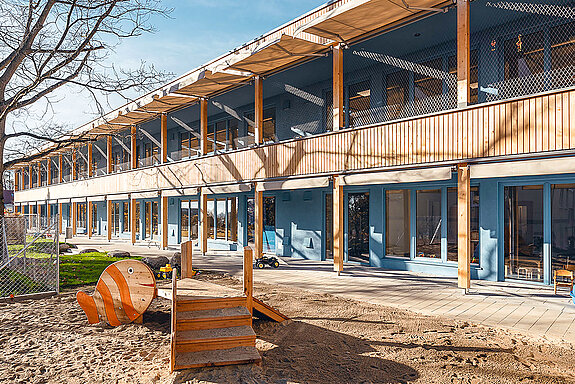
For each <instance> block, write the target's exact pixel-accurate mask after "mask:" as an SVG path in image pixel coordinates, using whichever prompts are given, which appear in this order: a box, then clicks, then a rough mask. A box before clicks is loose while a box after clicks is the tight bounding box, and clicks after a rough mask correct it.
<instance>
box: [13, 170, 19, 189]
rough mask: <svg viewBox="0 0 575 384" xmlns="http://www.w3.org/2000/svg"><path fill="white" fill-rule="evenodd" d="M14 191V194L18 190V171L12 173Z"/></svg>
mask: <svg viewBox="0 0 575 384" xmlns="http://www.w3.org/2000/svg"><path fill="white" fill-rule="evenodd" d="M14 190H15V191H16V192H18V191H19V190H20V170H18V169H16V170H15V171H14Z"/></svg>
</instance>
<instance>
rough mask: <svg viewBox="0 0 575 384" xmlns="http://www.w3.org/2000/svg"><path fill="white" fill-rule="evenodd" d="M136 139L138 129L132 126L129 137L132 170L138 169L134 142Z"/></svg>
mask: <svg viewBox="0 0 575 384" xmlns="http://www.w3.org/2000/svg"><path fill="white" fill-rule="evenodd" d="M137 138H138V129H137V128H136V126H135V125H132V129H131V136H130V149H131V150H132V158H131V161H132V169H136V168H138V154H137V153H136V148H137V144H136V140H137Z"/></svg>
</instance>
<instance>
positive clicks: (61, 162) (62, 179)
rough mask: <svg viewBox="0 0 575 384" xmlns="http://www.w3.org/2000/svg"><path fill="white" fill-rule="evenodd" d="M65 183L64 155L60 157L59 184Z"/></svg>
mask: <svg viewBox="0 0 575 384" xmlns="http://www.w3.org/2000/svg"><path fill="white" fill-rule="evenodd" d="M62 181H64V159H63V158H62V155H61V154H60V155H58V184H60V183H62Z"/></svg>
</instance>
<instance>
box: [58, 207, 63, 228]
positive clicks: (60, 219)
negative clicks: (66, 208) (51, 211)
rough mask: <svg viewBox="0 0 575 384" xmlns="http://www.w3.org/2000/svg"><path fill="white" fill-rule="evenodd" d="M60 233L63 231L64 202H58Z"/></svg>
mask: <svg viewBox="0 0 575 384" xmlns="http://www.w3.org/2000/svg"><path fill="white" fill-rule="evenodd" d="M58 231H59V232H58V233H62V203H58Z"/></svg>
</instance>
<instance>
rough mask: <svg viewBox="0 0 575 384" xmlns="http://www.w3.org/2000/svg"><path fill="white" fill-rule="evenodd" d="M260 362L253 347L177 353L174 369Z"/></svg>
mask: <svg viewBox="0 0 575 384" xmlns="http://www.w3.org/2000/svg"><path fill="white" fill-rule="evenodd" d="M261 361H262V358H261V356H260V354H259V352H258V350H257V349H256V348H255V347H236V348H230V349H218V350H215V351H200V352H183V353H178V354H176V361H175V369H188V368H201V367H213V366H220V365H234V364H253V363H260V362H261Z"/></svg>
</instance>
